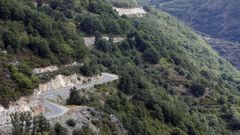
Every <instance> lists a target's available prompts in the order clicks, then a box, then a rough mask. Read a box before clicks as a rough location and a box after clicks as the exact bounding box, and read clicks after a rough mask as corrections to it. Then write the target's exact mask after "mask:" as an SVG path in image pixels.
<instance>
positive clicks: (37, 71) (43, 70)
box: [32, 62, 81, 74]
mask: <svg viewBox="0 0 240 135" xmlns="http://www.w3.org/2000/svg"><path fill="white" fill-rule="evenodd" d="M77 65H81V64H80V63H77V62H73V63H71V64H67V65H63V66H61V67H58V66H56V65H51V66H47V67H43V68H35V69H33V71H32V72H33V73H34V74H42V73H47V72H54V71H57V70H59V69H60V68H67V67H72V66H77Z"/></svg>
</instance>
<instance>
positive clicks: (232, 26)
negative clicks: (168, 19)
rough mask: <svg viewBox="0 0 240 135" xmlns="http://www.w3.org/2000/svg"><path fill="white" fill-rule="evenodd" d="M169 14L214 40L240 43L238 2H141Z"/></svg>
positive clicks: (210, 0) (154, 0) (212, 0)
mask: <svg viewBox="0 0 240 135" xmlns="http://www.w3.org/2000/svg"><path fill="white" fill-rule="evenodd" d="M140 1H142V2H144V3H145V4H146V2H147V4H150V5H154V6H156V7H157V8H158V9H160V10H163V11H165V12H168V13H170V14H172V15H174V16H176V17H178V18H179V19H181V20H183V21H184V22H186V23H188V24H189V25H190V26H192V27H193V28H195V29H196V30H198V31H201V32H203V33H206V34H209V35H211V36H212V37H214V38H219V39H224V40H229V41H237V42H239V41H240V38H239V37H240V25H239V24H240V8H239V7H240V1H238V0H149V1H145V0H140Z"/></svg>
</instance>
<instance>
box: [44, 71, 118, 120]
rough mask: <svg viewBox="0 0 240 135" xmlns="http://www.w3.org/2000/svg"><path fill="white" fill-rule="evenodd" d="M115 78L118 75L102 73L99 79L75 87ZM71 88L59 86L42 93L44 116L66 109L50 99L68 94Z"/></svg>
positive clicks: (84, 86) (64, 111)
mask: <svg viewBox="0 0 240 135" xmlns="http://www.w3.org/2000/svg"><path fill="white" fill-rule="evenodd" d="M117 79H119V77H118V76H117V75H113V74H109V73H102V75H101V79H100V80H98V81H94V82H88V83H85V84H80V85H76V86H75V87H76V88H77V89H86V88H92V87H94V86H95V85H98V84H104V83H107V82H111V81H114V80H117ZM71 88H72V87H65V88H61V89H58V90H54V91H48V92H44V93H42V96H43V99H44V106H45V108H46V112H45V113H44V116H45V117H46V118H47V119H51V118H56V117H59V116H61V115H63V114H65V113H66V112H67V111H68V108H66V107H65V106H62V105H59V104H56V103H53V102H51V101H50V100H51V99H54V98H57V97H58V96H69V94H70V89H71Z"/></svg>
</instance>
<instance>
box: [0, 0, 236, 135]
mask: <svg viewBox="0 0 240 135" xmlns="http://www.w3.org/2000/svg"><path fill="white" fill-rule="evenodd" d="M110 2H111V3H110ZM110 2H109V0H106V1H102V0H84V1H82V0H63V1H55V0H54V1H51V0H49V1H38V3H36V2H33V1H31V0H18V1H17V0H1V1H0V18H1V19H0V24H1V25H0V29H1V31H0V32H1V33H0V35H1V45H2V46H1V48H2V50H3V52H1V57H0V58H1V61H0V67H1V68H0V72H1V74H0V75H1V78H0V88H1V89H0V92H1V94H0V99H1V100H0V103H1V104H2V105H5V107H7V106H8V104H9V102H10V101H14V100H17V99H18V98H19V97H21V96H24V95H30V94H31V93H33V89H34V88H35V87H37V86H38V84H39V83H40V82H46V81H48V80H49V79H51V77H53V76H55V75H56V74H59V73H62V74H67V75H69V74H70V75H71V74H74V73H77V74H82V75H84V76H94V75H97V74H99V73H100V72H110V73H114V74H117V75H119V77H120V79H119V81H116V82H113V83H109V84H104V85H99V86H96V87H94V88H92V89H90V90H79V91H77V90H76V89H71V94H70V97H69V99H67V101H66V104H67V105H70V108H71V107H74V106H78V107H76V108H80V109H81V110H83V111H84V112H81V110H77V111H76V112H69V113H68V114H69V115H70V116H69V117H71V118H75V119H76V120H72V119H69V120H67V121H66V122H65V123H64V122H63V120H66V119H67V118H68V114H66V115H63V116H61V121H60V122H61V123H62V124H64V125H65V126H66V125H68V127H69V129H71V130H70V131H72V130H73V129H74V128H75V129H76V130H74V131H73V135H78V134H86V135H89V134H96V132H97V133H99V134H103V135H105V134H109V135H111V134H123V133H126V134H130V135H158V134H164V135H187V134H190V135H205V134H209V133H211V135H219V134H223V135H231V134H238V132H239V130H240V114H239V111H240V110H239V103H240V99H239V95H240V92H239V90H240V73H239V71H237V70H236V69H235V68H234V67H232V65H231V64H230V63H228V62H227V61H226V60H224V59H223V58H221V57H220V56H219V55H218V54H217V53H216V52H215V51H214V50H213V49H212V48H211V47H210V46H209V44H207V43H206V42H205V40H204V39H203V38H202V37H201V36H200V35H198V34H197V33H195V32H194V31H192V29H191V28H189V27H187V26H185V25H184V24H182V23H181V22H179V21H178V20H177V19H175V18H173V17H172V16H169V15H168V14H166V13H162V12H159V11H157V10H155V9H151V8H144V10H145V12H144V14H141V16H139V15H138V14H131V15H128V14H127V15H126V14H123V15H122V14H121V13H118V12H117V11H116V10H114V8H113V5H114V2H116V1H114V0H110ZM119 2H123V3H124V0H122V1H119ZM129 2H130V1H129ZM134 6H135V5H134V4H133V5H131V3H130V5H128V4H127V5H125V6H118V7H125V8H129V7H134ZM115 9H116V8H115ZM141 11H142V10H141ZM120 15H121V16H120ZM94 36H95V39H94V40H95V42H94V45H91V47H87V46H86V45H85V44H84V40H83V39H84V38H85V37H94ZM104 37H110V38H108V39H106V38H104ZM111 37H126V38H124V39H121V40H120V42H114V38H111ZM73 61H77V62H79V63H83V64H82V66H80V67H75V68H74V69H65V68H64V69H63V71H56V72H57V73H56V74H55V72H53V73H44V74H32V72H31V71H32V68H36V67H43V66H49V65H52V64H55V65H56V64H57V65H59V66H60V67H61V66H62V65H63V64H70V63H72V62H73ZM79 106H80V107H79ZM82 106H85V107H84V108H82ZM67 107H69V106H67ZM92 108H94V109H92ZM73 111H74V110H73ZM87 115H88V116H87ZM25 116H26V115H24V117H20V119H19V120H18V119H17V118H18V117H14V118H13V119H17V120H18V121H17V120H16V121H14V122H15V124H13V126H14V128H13V134H16V135H17V134H25V133H27V134H32V133H31V132H36V134H43V133H44V134H47V133H49V134H56V135H58V134H60V133H61V134H67V133H69V134H70V133H71V132H67V131H66V129H64V127H62V126H61V125H60V124H55V126H53V127H52V128H51V126H50V125H48V124H39V123H38V122H45V121H44V119H43V118H41V117H40V120H39V121H38V119H36V121H33V122H36V123H37V124H36V123H35V124H34V123H33V126H31V124H32V123H31V122H32V121H31V120H29V119H27V118H28V117H25ZM24 118H26V121H27V124H23V123H26V122H22V121H23V120H22V119H24ZM82 119H84V121H86V122H87V123H89V124H87V123H84V121H81V120H82ZM34 120H35V119H34ZM56 121H57V120H56ZM79 121H81V122H79ZM114 121H115V124H116V125H115V124H114ZM14 122H13V123H14ZM21 122H22V123H21ZM52 122H53V121H52ZM75 122H79V123H75ZM74 123H75V124H74ZM84 124H85V125H84ZM39 125H40V126H39ZM41 125H47V126H46V127H42V126H41ZM74 125H75V126H79V127H74ZM80 125H81V127H80ZM22 126H26V127H27V126H28V127H27V128H22ZM35 126H37V127H38V128H36V127H35ZM71 126H72V127H71ZM73 127H74V128H73ZM92 127H94V128H92ZM36 129H37V130H36ZM118 129H119V130H120V131H119V130H118ZM96 130H97V131H96ZM125 130H126V131H125ZM95 131H96V132H95ZM118 131H119V132H118Z"/></svg>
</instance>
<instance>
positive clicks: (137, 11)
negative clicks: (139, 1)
mask: <svg viewBox="0 0 240 135" xmlns="http://www.w3.org/2000/svg"><path fill="white" fill-rule="evenodd" d="M113 9H114V10H116V11H117V13H118V15H120V16H121V15H127V16H133V15H134V16H138V17H142V16H143V15H145V14H146V13H147V12H146V11H145V10H144V9H143V8H142V7H136V8H117V7H113Z"/></svg>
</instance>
